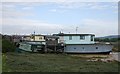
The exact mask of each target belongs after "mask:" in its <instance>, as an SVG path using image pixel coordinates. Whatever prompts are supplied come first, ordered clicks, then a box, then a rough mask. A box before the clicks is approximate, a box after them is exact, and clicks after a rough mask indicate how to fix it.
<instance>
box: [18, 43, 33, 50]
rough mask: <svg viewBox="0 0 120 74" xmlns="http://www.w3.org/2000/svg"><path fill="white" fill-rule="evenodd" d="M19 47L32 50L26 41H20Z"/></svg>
mask: <svg viewBox="0 0 120 74" xmlns="http://www.w3.org/2000/svg"><path fill="white" fill-rule="evenodd" d="M19 49H22V50H24V51H32V50H31V45H30V44H27V43H20V46H19Z"/></svg>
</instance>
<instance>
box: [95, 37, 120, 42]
mask: <svg viewBox="0 0 120 74" xmlns="http://www.w3.org/2000/svg"><path fill="white" fill-rule="evenodd" d="M119 40H120V38H95V41H99V42H117V41H119Z"/></svg>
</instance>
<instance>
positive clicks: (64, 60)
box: [2, 53, 118, 72]
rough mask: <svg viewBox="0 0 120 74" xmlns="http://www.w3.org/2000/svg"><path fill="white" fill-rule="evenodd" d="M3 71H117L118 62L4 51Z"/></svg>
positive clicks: (62, 55)
mask: <svg viewBox="0 0 120 74" xmlns="http://www.w3.org/2000/svg"><path fill="white" fill-rule="evenodd" d="M2 56H3V60H2V61H3V68H2V70H3V72H118V62H116V61H114V62H108V63H105V62H101V61H97V62H91V61H87V60H88V58H81V57H76V56H71V55H65V54H39V53H6V54H3V55H2Z"/></svg>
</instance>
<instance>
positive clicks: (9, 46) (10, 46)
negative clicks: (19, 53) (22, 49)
mask: <svg viewBox="0 0 120 74" xmlns="http://www.w3.org/2000/svg"><path fill="white" fill-rule="evenodd" d="M15 48H16V47H15V45H14V43H13V42H10V41H8V40H6V39H2V52H3V53H5V52H13V51H15Z"/></svg>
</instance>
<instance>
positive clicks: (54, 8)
mask: <svg viewBox="0 0 120 74" xmlns="http://www.w3.org/2000/svg"><path fill="white" fill-rule="evenodd" d="M0 9H1V11H2V12H1V11H0V16H2V17H1V18H0V20H2V33H3V34H32V33H33V32H34V30H35V32H36V34H54V33H59V32H60V31H62V32H64V33H76V27H78V31H77V33H90V34H95V35H96V36H107V35H116V34H118V3H117V2H74V1H72V2H59V1H58V2H47V1H46V2H3V3H2V8H0ZM1 14H2V15H1Z"/></svg>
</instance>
